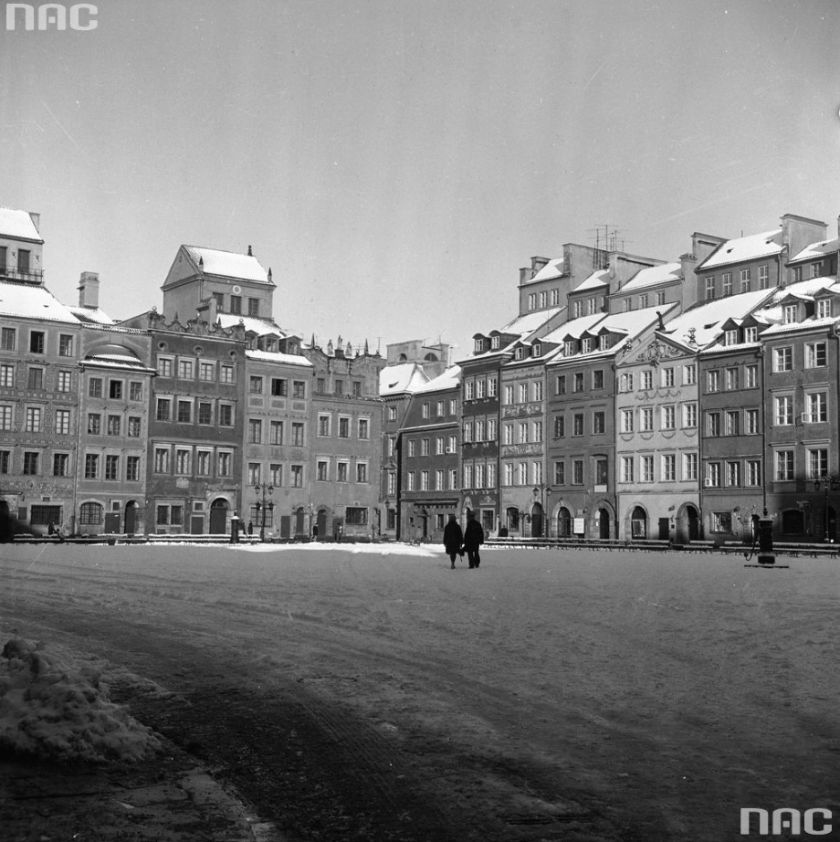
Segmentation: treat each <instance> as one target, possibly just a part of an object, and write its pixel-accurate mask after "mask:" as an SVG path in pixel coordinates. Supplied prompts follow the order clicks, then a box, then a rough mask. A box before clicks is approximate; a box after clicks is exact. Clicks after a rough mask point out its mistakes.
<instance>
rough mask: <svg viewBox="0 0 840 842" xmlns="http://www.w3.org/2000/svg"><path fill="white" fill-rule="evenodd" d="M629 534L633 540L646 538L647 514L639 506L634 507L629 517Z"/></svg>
mask: <svg viewBox="0 0 840 842" xmlns="http://www.w3.org/2000/svg"><path fill="white" fill-rule="evenodd" d="M630 534H631V535H632V536H633V537H634V538H647V513H646V512H645V510H644V509H643V508H642V507H641V506H636V508H635V509H633V513H632V514H631V515H630Z"/></svg>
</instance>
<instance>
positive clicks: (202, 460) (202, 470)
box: [195, 450, 213, 477]
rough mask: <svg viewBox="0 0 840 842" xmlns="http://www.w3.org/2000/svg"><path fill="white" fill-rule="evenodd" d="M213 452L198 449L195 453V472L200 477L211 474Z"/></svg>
mask: <svg viewBox="0 0 840 842" xmlns="http://www.w3.org/2000/svg"><path fill="white" fill-rule="evenodd" d="M212 455H213V454H212V453H211V452H210V451H209V450H198V451H196V454H195V473H196V475H197V476H200V477H209V476H210V465H211V463H212Z"/></svg>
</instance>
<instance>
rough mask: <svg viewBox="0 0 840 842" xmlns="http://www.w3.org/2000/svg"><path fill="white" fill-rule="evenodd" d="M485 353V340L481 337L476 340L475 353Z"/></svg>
mask: <svg viewBox="0 0 840 842" xmlns="http://www.w3.org/2000/svg"><path fill="white" fill-rule="evenodd" d="M483 351H484V339H483V338H482V337H479V338H478V339H476V340H475V353H476V354H481V353H483Z"/></svg>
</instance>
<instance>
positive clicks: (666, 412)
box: [662, 406, 677, 430]
mask: <svg viewBox="0 0 840 842" xmlns="http://www.w3.org/2000/svg"><path fill="white" fill-rule="evenodd" d="M676 427H677V409H676V407H674V406H663V407H662V429H663V430H674V429H676Z"/></svg>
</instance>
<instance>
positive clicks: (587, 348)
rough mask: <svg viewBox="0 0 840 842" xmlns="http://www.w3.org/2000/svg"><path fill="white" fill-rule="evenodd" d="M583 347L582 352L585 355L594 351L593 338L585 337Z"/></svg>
mask: <svg viewBox="0 0 840 842" xmlns="http://www.w3.org/2000/svg"><path fill="white" fill-rule="evenodd" d="M581 345H582V347H581V350H582V351H583V353H584V354H588V353H589V352H590V351H591V350H592V337H591V336H586V337H584V339H583V341H582V343H581Z"/></svg>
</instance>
